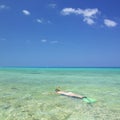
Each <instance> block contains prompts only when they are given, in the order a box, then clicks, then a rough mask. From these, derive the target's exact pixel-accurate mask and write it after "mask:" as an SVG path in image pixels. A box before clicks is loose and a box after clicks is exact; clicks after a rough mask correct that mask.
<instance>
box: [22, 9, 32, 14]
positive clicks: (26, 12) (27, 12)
mask: <svg viewBox="0 0 120 120" xmlns="http://www.w3.org/2000/svg"><path fill="white" fill-rule="evenodd" d="M22 13H23V14H24V15H30V14H31V13H30V12H29V11H28V10H22Z"/></svg>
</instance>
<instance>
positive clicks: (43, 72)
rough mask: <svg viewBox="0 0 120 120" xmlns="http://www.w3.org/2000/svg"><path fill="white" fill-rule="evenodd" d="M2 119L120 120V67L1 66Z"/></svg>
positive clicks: (0, 94) (0, 116)
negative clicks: (86, 99)
mask: <svg viewBox="0 0 120 120" xmlns="http://www.w3.org/2000/svg"><path fill="white" fill-rule="evenodd" d="M57 87H60V88H61V90H64V91H70V92H74V93H77V94H80V95H83V96H87V97H90V98H93V99H96V100H97V102H96V103H93V104H87V103H86V102H84V101H83V100H81V99H75V98H70V97H66V96H61V95H58V94H56V93H55V88H57ZM0 120H120V68H25V67H24V68H22V67H21V68H19V67H5V68H4V67H3V68H2V67H1V68H0Z"/></svg>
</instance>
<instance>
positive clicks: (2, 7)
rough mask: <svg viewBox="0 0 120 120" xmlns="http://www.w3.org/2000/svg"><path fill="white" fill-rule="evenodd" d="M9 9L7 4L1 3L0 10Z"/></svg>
mask: <svg viewBox="0 0 120 120" xmlns="http://www.w3.org/2000/svg"><path fill="white" fill-rule="evenodd" d="M7 9H9V7H8V6H6V5H0V10H7Z"/></svg>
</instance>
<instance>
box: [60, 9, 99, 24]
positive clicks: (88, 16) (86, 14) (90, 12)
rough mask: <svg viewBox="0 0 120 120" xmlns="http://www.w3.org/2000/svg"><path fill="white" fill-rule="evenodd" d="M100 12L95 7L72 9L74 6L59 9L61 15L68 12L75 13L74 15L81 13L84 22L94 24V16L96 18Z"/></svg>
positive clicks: (68, 13)
mask: <svg viewBox="0 0 120 120" xmlns="http://www.w3.org/2000/svg"><path fill="white" fill-rule="evenodd" d="M98 13H100V11H99V10H98V9H97V8H94V9H89V8H88V9H80V8H78V9H74V8H64V9H63V10H62V11H61V14H62V15H65V16H66V15H70V14H75V15H81V16H83V21H84V22H86V23H87V24H89V25H92V24H94V23H95V22H94V20H93V19H94V18H96V15H97V14H98Z"/></svg>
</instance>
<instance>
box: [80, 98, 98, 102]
mask: <svg viewBox="0 0 120 120" xmlns="http://www.w3.org/2000/svg"><path fill="white" fill-rule="evenodd" d="M82 100H83V101H84V102H86V103H94V102H96V100H95V99H92V98H88V97H85V98H83V99H82Z"/></svg>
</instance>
